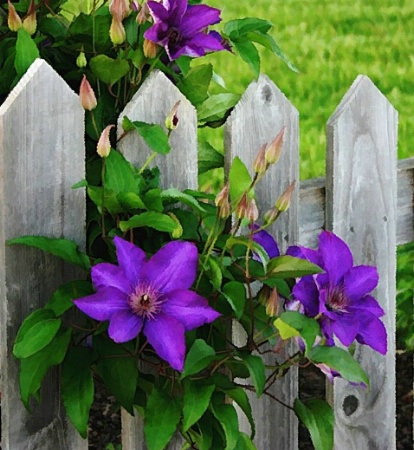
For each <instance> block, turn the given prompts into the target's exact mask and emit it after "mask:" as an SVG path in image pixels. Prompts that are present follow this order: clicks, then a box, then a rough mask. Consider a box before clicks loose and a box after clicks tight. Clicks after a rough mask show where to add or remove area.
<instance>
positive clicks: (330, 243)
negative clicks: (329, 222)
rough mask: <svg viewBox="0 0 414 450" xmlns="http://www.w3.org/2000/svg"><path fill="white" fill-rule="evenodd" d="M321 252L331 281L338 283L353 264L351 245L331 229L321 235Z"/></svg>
mask: <svg viewBox="0 0 414 450" xmlns="http://www.w3.org/2000/svg"><path fill="white" fill-rule="evenodd" d="M319 252H320V254H321V255H322V258H323V262H324V265H325V270H326V272H327V273H328V275H329V280H330V282H331V283H332V284H338V283H339V281H340V280H341V279H342V277H343V276H344V274H345V273H346V272H348V270H350V269H351V268H352V265H353V260H352V254H351V251H350V250H349V247H348V246H347V245H346V244H345V242H344V241H343V240H342V239H340V238H339V237H338V236H336V235H335V234H333V233H331V232H330V231H322V233H321V234H320V235H319Z"/></svg>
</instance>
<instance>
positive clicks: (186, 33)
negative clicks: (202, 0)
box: [144, 0, 228, 61]
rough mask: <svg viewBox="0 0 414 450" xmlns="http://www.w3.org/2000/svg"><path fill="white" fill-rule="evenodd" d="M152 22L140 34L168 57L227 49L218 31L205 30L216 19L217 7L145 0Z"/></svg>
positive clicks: (166, 0) (165, 0) (202, 53)
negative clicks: (156, 45) (158, 46)
mask: <svg viewBox="0 0 414 450" xmlns="http://www.w3.org/2000/svg"><path fill="white" fill-rule="evenodd" d="M148 7H149V9H150V12H151V15H152V17H153V18H154V25H152V27H151V28H149V29H148V30H147V31H146V32H145V33H144V37H145V38H146V39H148V40H149V41H152V42H155V43H157V44H159V45H161V46H162V47H164V48H165V50H166V52H167V55H168V57H169V59H170V60H171V61H173V60H175V59H177V58H179V57H180V56H182V55H188V56H195V57H197V56H204V55H205V54H206V52H209V51H218V50H224V49H228V46H227V45H226V44H225V43H224V42H222V41H223V39H222V37H221V36H220V34H219V33H217V32H214V31H211V32H206V29H207V27H208V26H209V25H213V24H215V23H218V22H220V20H221V19H220V10H219V9H216V8H212V7H210V6H207V5H194V6H193V5H190V6H189V5H188V1H187V0H163V2H162V3H158V2H156V1H151V0H150V1H148Z"/></svg>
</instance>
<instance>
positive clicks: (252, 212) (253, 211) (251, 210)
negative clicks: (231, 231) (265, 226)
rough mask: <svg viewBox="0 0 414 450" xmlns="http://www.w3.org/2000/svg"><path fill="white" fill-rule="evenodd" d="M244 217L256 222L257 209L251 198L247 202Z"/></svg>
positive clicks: (254, 201) (257, 216)
mask: <svg viewBox="0 0 414 450" xmlns="http://www.w3.org/2000/svg"><path fill="white" fill-rule="evenodd" d="M246 217H247V218H248V219H249V220H250V222H256V220H257V219H258V218H259V210H258V209H257V204H256V200H255V199H254V198H251V199H250V200H249V202H248V204H247V209H246Z"/></svg>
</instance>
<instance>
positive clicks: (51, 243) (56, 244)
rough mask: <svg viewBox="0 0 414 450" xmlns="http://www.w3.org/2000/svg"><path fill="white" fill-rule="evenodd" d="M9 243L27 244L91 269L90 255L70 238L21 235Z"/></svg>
mask: <svg viewBox="0 0 414 450" xmlns="http://www.w3.org/2000/svg"><path fill="white" fill-rule="evenodd" d="M7 244H8V245H15V244H21V245H27V246H28V247H35V248H38V249H40V250H42V251H44V252H46V253H50V254H52V255H54V256H57V257H58V258H61V259H63V260H65V261H67V262H70V263H71V264H75V265H76V266H79V267H81V268H82V269H84V270H87V271H89V270H90V268H91V262H90V260H89V258H88V256H87V255H86V254H85V253H83V252H80V251H79V250H78V244H76V242H73V241H70V240H69V239H57V238H48V237H45V236H21V237H18V238H14V239H9V240H8V241H7Z"/></svg>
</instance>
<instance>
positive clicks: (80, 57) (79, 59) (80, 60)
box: [76, 51, 88, 69]
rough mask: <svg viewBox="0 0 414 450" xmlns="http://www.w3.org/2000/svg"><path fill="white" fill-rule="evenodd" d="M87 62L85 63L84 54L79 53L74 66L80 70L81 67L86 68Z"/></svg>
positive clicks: (82, 52)
mask: <svg viewBox="0 0 414 450" xmlns="http://www.w3.org/2000/svg"><path fill="white" fill-rule="evenodd" d="M87 64H88V63H87V61H86V57H85V52H84V51H81V52H80V53H79V55H78V57H77V58H76V65H77V66H78V67H79V68H80V69H82V68H83V67H86V65H87Z"/></svg>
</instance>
